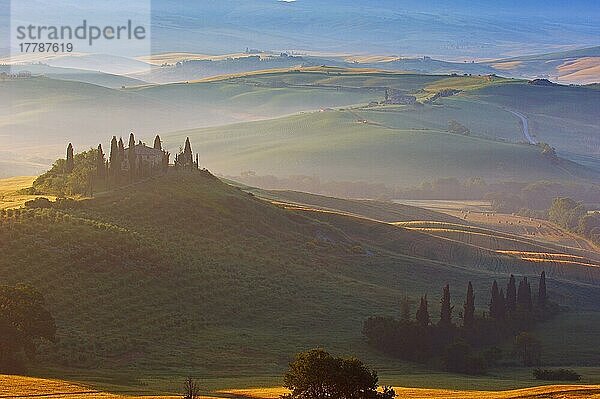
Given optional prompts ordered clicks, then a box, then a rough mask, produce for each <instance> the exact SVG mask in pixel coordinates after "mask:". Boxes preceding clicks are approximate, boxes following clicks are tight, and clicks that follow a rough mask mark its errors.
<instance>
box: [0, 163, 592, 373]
mask: <svg viewBox="0 0 600 399" xmlns="http://www.w3.org/2000/svg"><path fill="white" fill-rule="evenodd" d="M0 225H1V228H0V251H1V252H2V254H3V256H2V257H1V258H0V279H2V281H4V282H6V283H7V284H14V283H19V282H26V283H29V284H32V285H33V286H35V287H38V288H39V289H40V290H42V292H44V294H45V296H46V297H47V300H48V302H49V305H50V307H51V310H52V312H53V313H54V314H55V316H56V319H57V324H58V329H59V332H58V336H59V341H58V343H57V344H55V345H51V346H49V347H46V348H44V349H43V350H42V353H41V354H40V359H41V360H42V361H43V363H44V364H45V365H46V367H63V368H64V367H67V366H69V367H79V368H84V369H85V368H89V370H90V373H91V372H92V370H96V369H100V370H111V371H110V372H112V373H115V372H118V371H119V370H121V371H123V370H136V373H138V374H145V373H149V372H151V371H157V370H161V371H162V372H168V371H169V370H177V373H185V372H186V370H191V369H193V370H195V371H196V372H202V373H203V374H205V375H222V374H223V373H224V372H226V373H227V374H229V375H231V374H240V375H243V374H252V375H256V374H260V373H280V372H281V370H282V368H283V367H285V365H286V364H287V362H288V359H289V356H290V354H292V353H294V352H296V351H297V350H299V349H303V348H308V347H314V346H317V345H325V346H327V347H328V348H332V350H336V351H339V352H341V353H348V351H349V348H352V353H353V354H357V355H360V356H363V357H365V358H366V359H368V360H369V361H371V362H373V363H375V364H383V363H384V362H383V361H382V360H381V358H380V355H377V354H375V353H373V352H372V351H370V350H369V349H368V347H367V346H366V344H365V343H364V342H362V340H361V338H360V325H361V322H362V320H363V319H364V318H365V317H367V316H369V315H373V314H381V313H384V314H385V313H388V314H395V313H396V312H397V309H396V307H397V303H398V299H399V298H400V297H401V296H402V295H405V294H408V295H410V296H412V297H416V296H418V295H422V294H423V293H425V292H429V293H431V294H432V295H435V293H436V292H438V290H439V287H441V286H442V284H444V283H446V282H449V283H450V284H451V286H452V287H455V288H454V289H455V295H456V296H455V298H457V299H456V300H457V301H460V300H461V299H460V298H461V294H462V291H463V287H464V286H466V283H467V281H469V280H471V281H473V283H474V284H475V286H477V287H487V286H489V284H490V282H491V280H493V279H504V278H505V277H506V275H507V273H509V272H514V273H517V274H522V273H525V274H529V275H535V274H538V273H539V271H540V269H539V267H538V266H537V265H536V264H535V263H532V262H527V261H523V260H521V259H520V258H518V257H513V256H510V255H502V256H499V255H498V254H496V253H494V252H493V251H487V250H483V249H481V248H476V247H473V246H470V245H465V244H463V243H460V242H450V241H447V240H445V239H441V238H437V237H434V236H431V235H427V234H423V233H421V232H416V231H411V230H407V229H403V228H400V227H396V226H392V225H387V224H381V223H377V222H373V221H368V220H365V219H361V218H354V217H349V216H343V215H337V214H333V213H332V214H329V213H323V212H310V211H309V212H307V211H293V210H285V209H282V208H280V207H277V206H274V205H272V204H270V203H267V202H265V201H263V200H260V199H257V198H255V197H253V196H252V195H250V194H247V193H244V192H243V191H241V190H239V189H237V188H234V187H231V186H229V185H226V184H224V183H222V182H221V181H219V180H217V179H216V178H214V177H212V176H211V175H210V174H208V173H191V174H188V173H180V174H169V175H167V176H163V177H159V178H155V179H152V180H149V181H146V182H143V183H139V184H137V185H135V186H131V187H127V188H123V189H120V190H118V191H115V192H111V193H107V194H104V195H101V196H98V197H97V198H95V199H91V200H85V201H80V202H77V203H75V204H70V205H69V204H68V203H67V204H66V205H63V206H62V207H60V208H59V209H25V210H19V211H3V212H2V213H1V214H0ZM548 272H549V287H550V289H551V292H553V295H555V297H556V298H560V300H561V302H564V303H569V304H576V305H577V306H580V307H582V308H589V309H595V307H597V306H598V303H600V290H599V289H598V286H597V281H598V276H597V275H595V274H594V273H593V272H594V271H593V270H591V271H590V272H589V273H587V274H582V273H581V272H580V271H579V270H577V269H573V270H571V269H570V268H569V269H565V270H564V271H562V272H561V273H556V272H555V271H554V270H548ZM590 273H591V274H590ZM555 276H556V278H555ZM486 291H487V290H484V289H483V288H482V290H481V291H479V292H480V293H481V294H478V299H477V301H478V306H480V307H485V306H486V303H487V300H488V299H487V293H486ZM434 302H435V301H434ZM433 306H434V307H435V306H436V305H435V303H434V304H433ZM115 310H118V311H115ZM385 364H387V366H388V367H393V365H392V364H391V363H390V360H389V359H387V360H386V361H385Z"/></svg>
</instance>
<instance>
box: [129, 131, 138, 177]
mask: <svg viewBox="0 0 600 399" xmlns="http://www.w3.org/2000/svg"><path fill="white" fill-rule="evenodd" d="M127 161H128V163H129V181H130V182H133V181H134V180H135V177H136V175H137V163H136V156H135V137H134V136H133V132H131V133H129V147H128V148H127Z"/></svg>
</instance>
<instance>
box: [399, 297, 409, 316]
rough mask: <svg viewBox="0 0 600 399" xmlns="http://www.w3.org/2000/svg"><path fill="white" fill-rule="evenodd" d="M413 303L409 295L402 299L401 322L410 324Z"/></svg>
mask: <svg viewBox="0 0 600 399" xmlns="http://www.w3.org/2000/svg"><path fill="white" fill-rule="evenodd" d="M410 308H411V303H410V299H409V298H408V296H407V295H404V297H402V299H400V321H402V322H404V323H408V322H410Z"/></svg>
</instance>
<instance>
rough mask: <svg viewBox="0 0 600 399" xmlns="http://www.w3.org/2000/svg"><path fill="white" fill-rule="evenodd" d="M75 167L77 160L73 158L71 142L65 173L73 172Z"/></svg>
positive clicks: (68, 147)
mask: <svg viewBox="0 0 600 399" xmlns="http://www.w3.org/2000/svg"><path fill="white" fill-rule="evenodd" d="M73 168H75V160H74V158H73V144H71V143H69V145H68V146H67V162H65V173H71V172H73Z"/></svg>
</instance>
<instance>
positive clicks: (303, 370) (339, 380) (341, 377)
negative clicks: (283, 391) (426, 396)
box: [282, 349, 396, 399]
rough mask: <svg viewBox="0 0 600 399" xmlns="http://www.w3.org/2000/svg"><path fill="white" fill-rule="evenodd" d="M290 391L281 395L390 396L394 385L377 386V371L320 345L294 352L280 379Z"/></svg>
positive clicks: (298, 398)
mask: <svg viewBox="0 0 600 399" xmlns="http://www.w3.org/2000/svg"><path fill="white" fill-rule="evenodd" d="M283 381H284V383H283V385H284V387H286V388H288V389H289V390H290V391H291V393H290V394H287V395H283V396H282V399H393V398H394V397H395V396H396V395H395V392H394V390H393V389H391V388H389V387H384V389H383V391H382V392H379V391H378V390H377V388H378V377H377V373H376V372H374V371H371V370H370V369H369V368H368V367H367V366H365V365H364V364H363V363H362V362H361V361H360V360H358V359H356V358H340V357H334V356H332V355H331V354H329V353H328V352H326V351H325V350H323V349H313V350H309V351H307V352H302V353H299V354H297V355H296V359H295V360H294V361H293V362H292V363H290V366H289V369H288V371H287V373H286V374H285V376H284V379H283Z"/></svg>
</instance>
